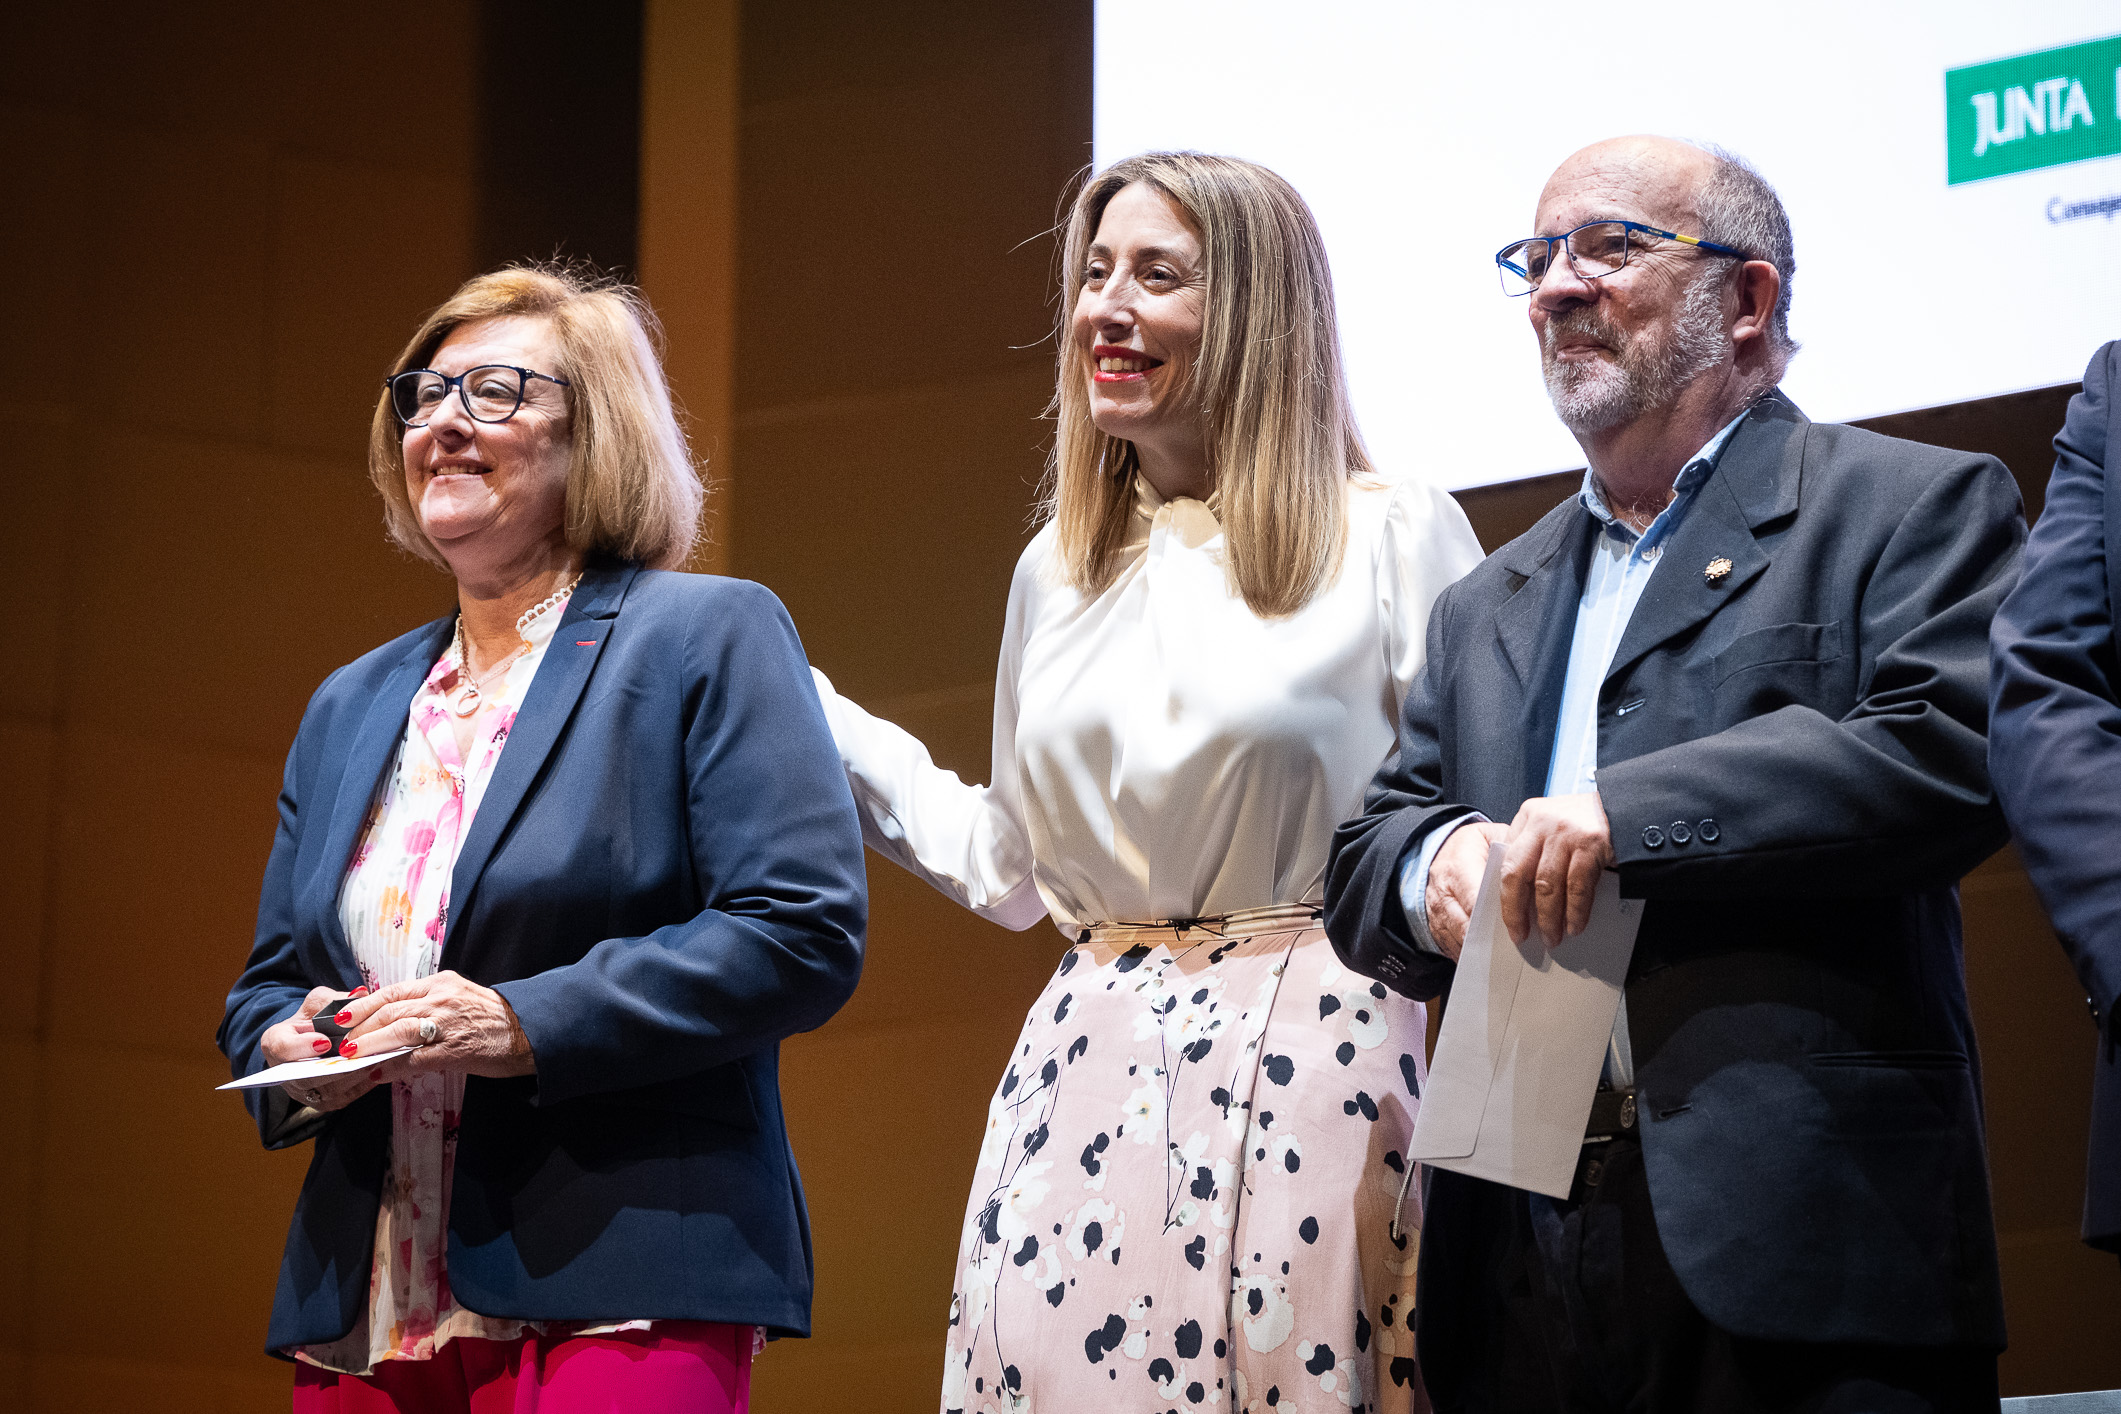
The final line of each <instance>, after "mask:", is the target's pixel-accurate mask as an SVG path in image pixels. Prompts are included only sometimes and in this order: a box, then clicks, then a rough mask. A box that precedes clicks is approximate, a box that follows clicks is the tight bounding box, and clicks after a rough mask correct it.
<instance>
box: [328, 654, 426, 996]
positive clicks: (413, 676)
mask: <svg viewBox="0 0 2121 1414" xmlns="http://www.w3.org/2000/svg"><path fill="white" fill-rule="evenodd" d="M455 625H456V619H455V617H454V616H451V617H449V618H443V619H437V620H435V622H433V623H431V624H429V625H428V626H427V631H426V632H425V633H423V634H421V635H420V636H419V637H418V638H416V639H414V640H413V644H412V646H411V647H410V648H408V649H406V650H405V655H404V656H403V657H401V658H400V659H398V661H397V664H396V665H395V666H394V667H392V668H391V670H390V672H389V674H388V675H387V676H386V677H385V678H384V679H383V685H382V686H381V687H380V688H378V689H377V690H376V694H375V696H373V697H371V698H369V700H368V711H367V712H366V713H365V714H364V715H363V716H362V718H361V725H360V727H359V728H357V729H356V730H355V732H354V739H353V746H352V747H351V749H349V750H348V751H347V753H346V763H345V765H344V766H343V767H342V768H341V770H340V773H339V793H338V796H337V798H336V799H335V800H334V801H333V802H332V809H331V823H330V825H329V826H328V827H327V829H326V831H325V835H324V852H323V854H322V855H320V856H318V858H317V872H316V874H315V876H314V878H313V880H312V882H311V887H312V888H314V889H319V890H323V891H325V892H326V896H325V897H324V898H321V899H317V900H314V901H313V905H312V906H313V907H314V909H315V912H316V914H317V915H318V916H321V917H322V918H323V920H324V936H325V939H326V941H327V942H329V943H330V944H331V946H332V948H333V950H334V953H335V955H336V956H337V958H338V960H339V961H340V962H341V963H343V966H342V967H341V969H340V970H341V972H342V973H343V974H344V976H345V978H346V979H351V980H350V981H349V982H348V986H349V987H358V986H360V985H361V983H360V974H359V969H358V968H357V967H356V965H355V963H354V956H353V947H352V945H351V944H350V943H348V941H347V939H346V929H345V926H344V925H343V924H341V923H340V922H339V897H338V896H339V887H340V885H341V884H342V883H343V882H344V881H345V879H346V866H347V863H348V861H350V860H351V859H352V858H353V851H354V845H355V844H356V843H357V842H358V841H359V839H360V834H361V827H362V826H363V825H364V824H366V823H367V821H368V811H369V807H370V806H371V805H373V804H374V803H375V798H376V786H377V784H378V783H379V782H380V781H381V780H382V778H383V773H384V772H385V771H386V770H388V769H389V768H390V764H391V763H392V762H393V761H395V760H397V759H398V748H399V746H400V745H401V744H402V743H403V742H404V740H405V724H406V721H407V719H408V717H409V716H410V714H411V712H412V696H413V694H414V693H415V692H417V691H419V689H420V684H421V683H422V682H423V681H425V680H426V677H427V671H428V669H430V668H432V667H433V666H434V662H435V659H436V658H438V657H440V656H441V654H442V645H443V644H444V643H445V642H446V641H447V640H448V637H449V635H450V633H451V632H453V631H454V629H455Z"/></svg>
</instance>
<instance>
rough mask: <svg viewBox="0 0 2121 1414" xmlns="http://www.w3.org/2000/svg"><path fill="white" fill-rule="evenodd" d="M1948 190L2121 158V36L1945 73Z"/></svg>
mask: <svg viewBox="0 0 2121 1414" xmlns="http://www.w3.org/2000/svg"><path fill="white" fill-rule="evenodd" d="M1944 133H1945V142H1946V144H1947V145H1948V147H1949V150H1950V154H1951V160H1950V163H1949V169H1950V181H1949V184H1951V185H1956V184H1957V183H1960V182H1978V181H1980V180H1981V179H1982V178H1983V177H2000V176H2003V175H2005V174H2006V173H2009V172H2029V171H2032V170H2033V169H2034V168H2036V167H2056V166H2060V165H2061V164H2062V163H2064V162H2082V161H2085V160H2086V159H2087V158H2092V157H2111V156H2113V155H2114V154H2116V153H2121V35H2115V36H2114V37H2113V38H2111V39H2095V40H2093V41H2091V42H2090V43H2089V44H2071V45H2068V46H2066V47H2064V48H2061V49H2043V50H2041V51H2040V52H2039V53H2037V54H2020V55H2017V56H2016V57H2015V58H2010V59H1998V60H1996V61H1994V62H1993V63H1988V64H1970V65H1968V66H1967V67H1966V68H1963V69H1947V70H1946V71H1945V74H1944Z"/></svg>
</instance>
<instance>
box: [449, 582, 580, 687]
mask: <svg viewBox="0 0 2121 1414" xmlns="http://www.w3.org/2000/svg"><path fill="white" fill-rule="evenodd" d="M581 582H582V576H581V573H580V572H579V571H577V572H576V574H575V577H574V578H573V579H570V580H568V581H567V582H566V583H565V584H563V585H561V586H560V587H559V588H558V589H555V590H554V591H553V592H552V593H550V594H548V595H546V596H545V597H544V598H543V599H540V600H539V601H538V602H537V603H535V604H533V605H531V606H530V607H529V608H528V609H525V610H524V611H523V612H522V614H521V615H520V616H519V617H518V618H517V619H516V634H517V636H518V637H519V638H521V635H522V633H523V631H524V630H525V629H527V628H529V627H530V625H531V624H532V623H533V622H535V621H536V619H537V617H538V615H540V614H542V613H544V612H545V611H546V610H547V609H550V608H552V607H553V606H554V605H555V604H561V603H565V602H566V600H567V596H568V595H570V594H572V593H574V587H575V586H576V585H577V584H580V583H581ZM449 651H450V652H451V653H453V654H455V655H456V660H457V686H456V687H455V688H453V689H451V691H450V693H449V694H447V695H445V697H444V700H445V701H449V710H450V711H452V712H454V713H455V714H456V715H457V716H459V717H470V716H474V715H476V714H477V713H478V710H479V708H480V707H481V706H482V705H484V701H485V688H486V685H487V684H488V683H490V682H492V681H493V680H494V679H495V678H497V677H501V676H504V675H505V674H506V673H507V672H508V670H509V669H510V668H512V667H514V666H515V665H516V663H517V661H518V660H519V659H521V658H522V656H523V655H524V654H525V653H528V652H529V651H530V640H529V639H527V638H523V639H522V641H521V642H519V643H517V644H516V646H515V650H514V651H513V652H511V653H509V654H508V656H507V657H505V658H503V659H501V661H500V662H498V663H496V664H494V665H493V666H492V667H490V668H488V669H487V670H486V671H485V672H484V673H483V674H481V675H480V676H478V677H473V676H472V675H471V651H470V649H469V648H467V647H466V646H465V643H464V616H463V614H461V613H460V614H458V615H457V635H456V637H455V638H454V639H453V640H451V642H450V645H449ZM452 697H453V698H454V699H455V700H454V701H450V698H452Z"/></svg>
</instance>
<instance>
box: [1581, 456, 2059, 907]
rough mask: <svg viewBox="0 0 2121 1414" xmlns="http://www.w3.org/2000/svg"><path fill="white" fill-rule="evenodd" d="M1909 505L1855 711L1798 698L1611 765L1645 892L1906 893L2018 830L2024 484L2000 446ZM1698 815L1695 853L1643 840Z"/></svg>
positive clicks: (1871, 625)
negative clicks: (2010, 716) (2006, 616)
mask: <svg viewBox="0 0 2121 1414" xmlns="http://www.w3.org/2000/svg"><path fill="white" fill-rule="evenodd" d="M1879 471H1880V473H1881V474H1883V473H1886V472H1888V471H1890V468H1888V467H1880V468H1879ZM1881 491H1882V493H1883V494H1888V495H1889V494H1890V492H1889V491H1885V490H1884V488H1881ZM1815 513H1817V512H1815ZM1823 513H1824V514H1828V515H1832V514H1834V510H1833V508H1831V507H1827V508H1823ZM1896 515H1897V520H1896V523H1895V525H1894V528H1893V530H1892V533H1891V534H1890V535H1889V536H1888V537H1887V538H1886V540H1885V542H1884V544H1883V548H1882V549H1881V550H1880V551H1879V553H1878V555H1877V558H1876V559H1875V561H1874V562H1873V563H1872V564H1871V565H1870V566H1869V571H1868V573H1867V574H1866V575H1865V576H1864V577H1863V579H1862V581H1861V583H1860V588H1859V591H1858V595H1857V602H1856V603H1855V604H1853V605H1852V606H1851V613H1850V618H1851V619H1852V620H1853V622H1852V623H1849V624H1848V627H1849V628H1852V629H1853V631H1854V632H1853V640H1854V643H1855V645H1856V649H1857V652H1858V653H1859V654H1860V655H1861V657H1860V662H1859V665H1858V679H1857V681H1858V689H1857V690H1858V693H1859V698H1858V700H1857V702H1856V704H1855V706H1854V707H1853V708H1852V709H1851V710H1849V711H1848V712H1847V713H1845V714H1844V715H1842V716H1841V717H1839V718H1838V719H1837V718H1834V717H1831V716H1828V715H1827V714H1825V713H1823V712H1821V711H1819V710H1817V709H1816V708H1814V707H1811V706H1806V705H1801V704H1791V705H1788V706H1784V707H1782V708H1779V709H1778V710H1776V711H1772V712H1767V713H1764V714H1762V715H1760V716H1757V717H1753V718H1750V719H1748V720H1745V721H1742V722H1739V723H1737V724H1736V725H1734V726H1731V727H1728V728H1726V729H1724V730H1722V731H1719V732H1714V733H1712V734H1709V735H1706V736H1702V737H1697V738H1695V739H1694V740H1691V741H1685V742H1679V743H1676V744H1674V745H1672V746H1668V747H1665V748H1663V749H1661V750H1657V751H1652V752H1649V753H1647V754H1645V755H1642V756H1637V757H1633V758H1631V759H1629V760H1626V761H1619V762H1614V763H1612V764H1610V765H1602V766H1600V767H1599V771H1598V793H1599V796H1600V798H1601V800H1602V801H1603V802H1604V805H1605V810H1606V814H1607V817H1608V818H1609V819H1610V820H1611V821H1612V831H1613V850H1614V854H1615V856H1616V859H1617V862H1618V864H1619V868H1620V875H1621V883H1622V885H1623V887H1624V888H1625V890H1626V891H1627V892H1628V893H1629V894H1630V895H1633V896H1636V897H1646V898H1653V899H1655V898H1677V899H1689V898H1691V899H1700V898H1724V897H1733V896H1745V895H1768V894H1773V895H1780V896H1784V897H1790V896H1797V897H1829V896H1837V895H1854V894H1863V895H1875V894H1884V893H1900V892H1905V891H1908V890H1911V889H1921V888H1934V887H1937V886H1939V885H1941V884H1945V883H1949V882H1951V881H1953V880H1956V879H1958V878H1959V877H1960V876H1961V875H1962V874H1964V873H1965V872H1966V871H1967V870H1969V869H1971V868H1973V867H1974V865H1976V864H1978V863H1980V861H1981V860H1983V859H1985V858H1986V857H1987V856H1988V855H1990V854H1992V853H1994V852H1995V851H1996V850H1998V849H2000V848H2001V847H2002V846H2003V843H2004V841H2005V839H2006V838H2007V832H2006V830H2005V827H2004V825H2003V819H2002V815H2001V812H2000V811H1999V810H1998V809H1997V807H1996V804H1995V799H1994V793H1993V790H1992V788H1991V786H1990V783H1989V775H1988V751H1987V740H1986V737H1987V726H1988V692H1987V689H1988V630H1989V624H1990V621H1991V620H1992V619H1993V618H1994V617H1995V612H1996V607H1997V605H1998V604H2000V603H2001V602H2002V600H2003V596H2004V595H2005V593H2007V592H2008V591H2009V589H2010V588H2011V586H2012V584H2013V583H2014V582H2015V581H2016V578H2017V568H2018V558H2019V553H2020V550H2021V548H2022V547H2023V544H2024V539H2025V521H2024V517H2023V515H2022V514H2021V511H2020V508H2019V501H2018V488H2017V484H2016V483H2015V482H2013V481H2012V480H2011V476H2010V473H2009V472H2008V471H2006V470H2004V468H2003V465H2002V463H2000V462H1998V461H1997V460H1996V459H1995V458H1993V457H1977V456H1960V457H1955V458H1953V459H1952V461H1951V462H1950V463H1949V464H1948V465H1947V466H1946V467H1944V468H1943V469H1942V470H1941V471H1940V472H1938V473H1936V474H1928V475H1925V476H1924V478H1923V480H1922V482H1921V483H1920V484H1919V486H1918V487H1917V488H1916V490H1915V492H1914V494H1913V497H1912V503H1911V504H1908V505H1907V506H1906V508H1905V510H1904V511H1896ZM1697 819H1713V820H1715V821H1717V822H1718V823H1719V824H1720V825H1721V827H1722V830H1721V843H1720V844H1717V845H1715V846H1714V847H1712V848H1707V849H1695V850H1690V851H1686V852H1684V853H1682V852H1680V851H1676V850H1670V849H1666V850H1661V851H1660V850H1657V849H1654V848H1652V847H1651V846H1650V845H1649V843H1648V841H1646V840H1645V839H1644V838H1643V832H1644V828H1645V826H1648V825H1652V824H1663V823H1665V822H1667V821H1672V820H1697Z"/></svg>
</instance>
